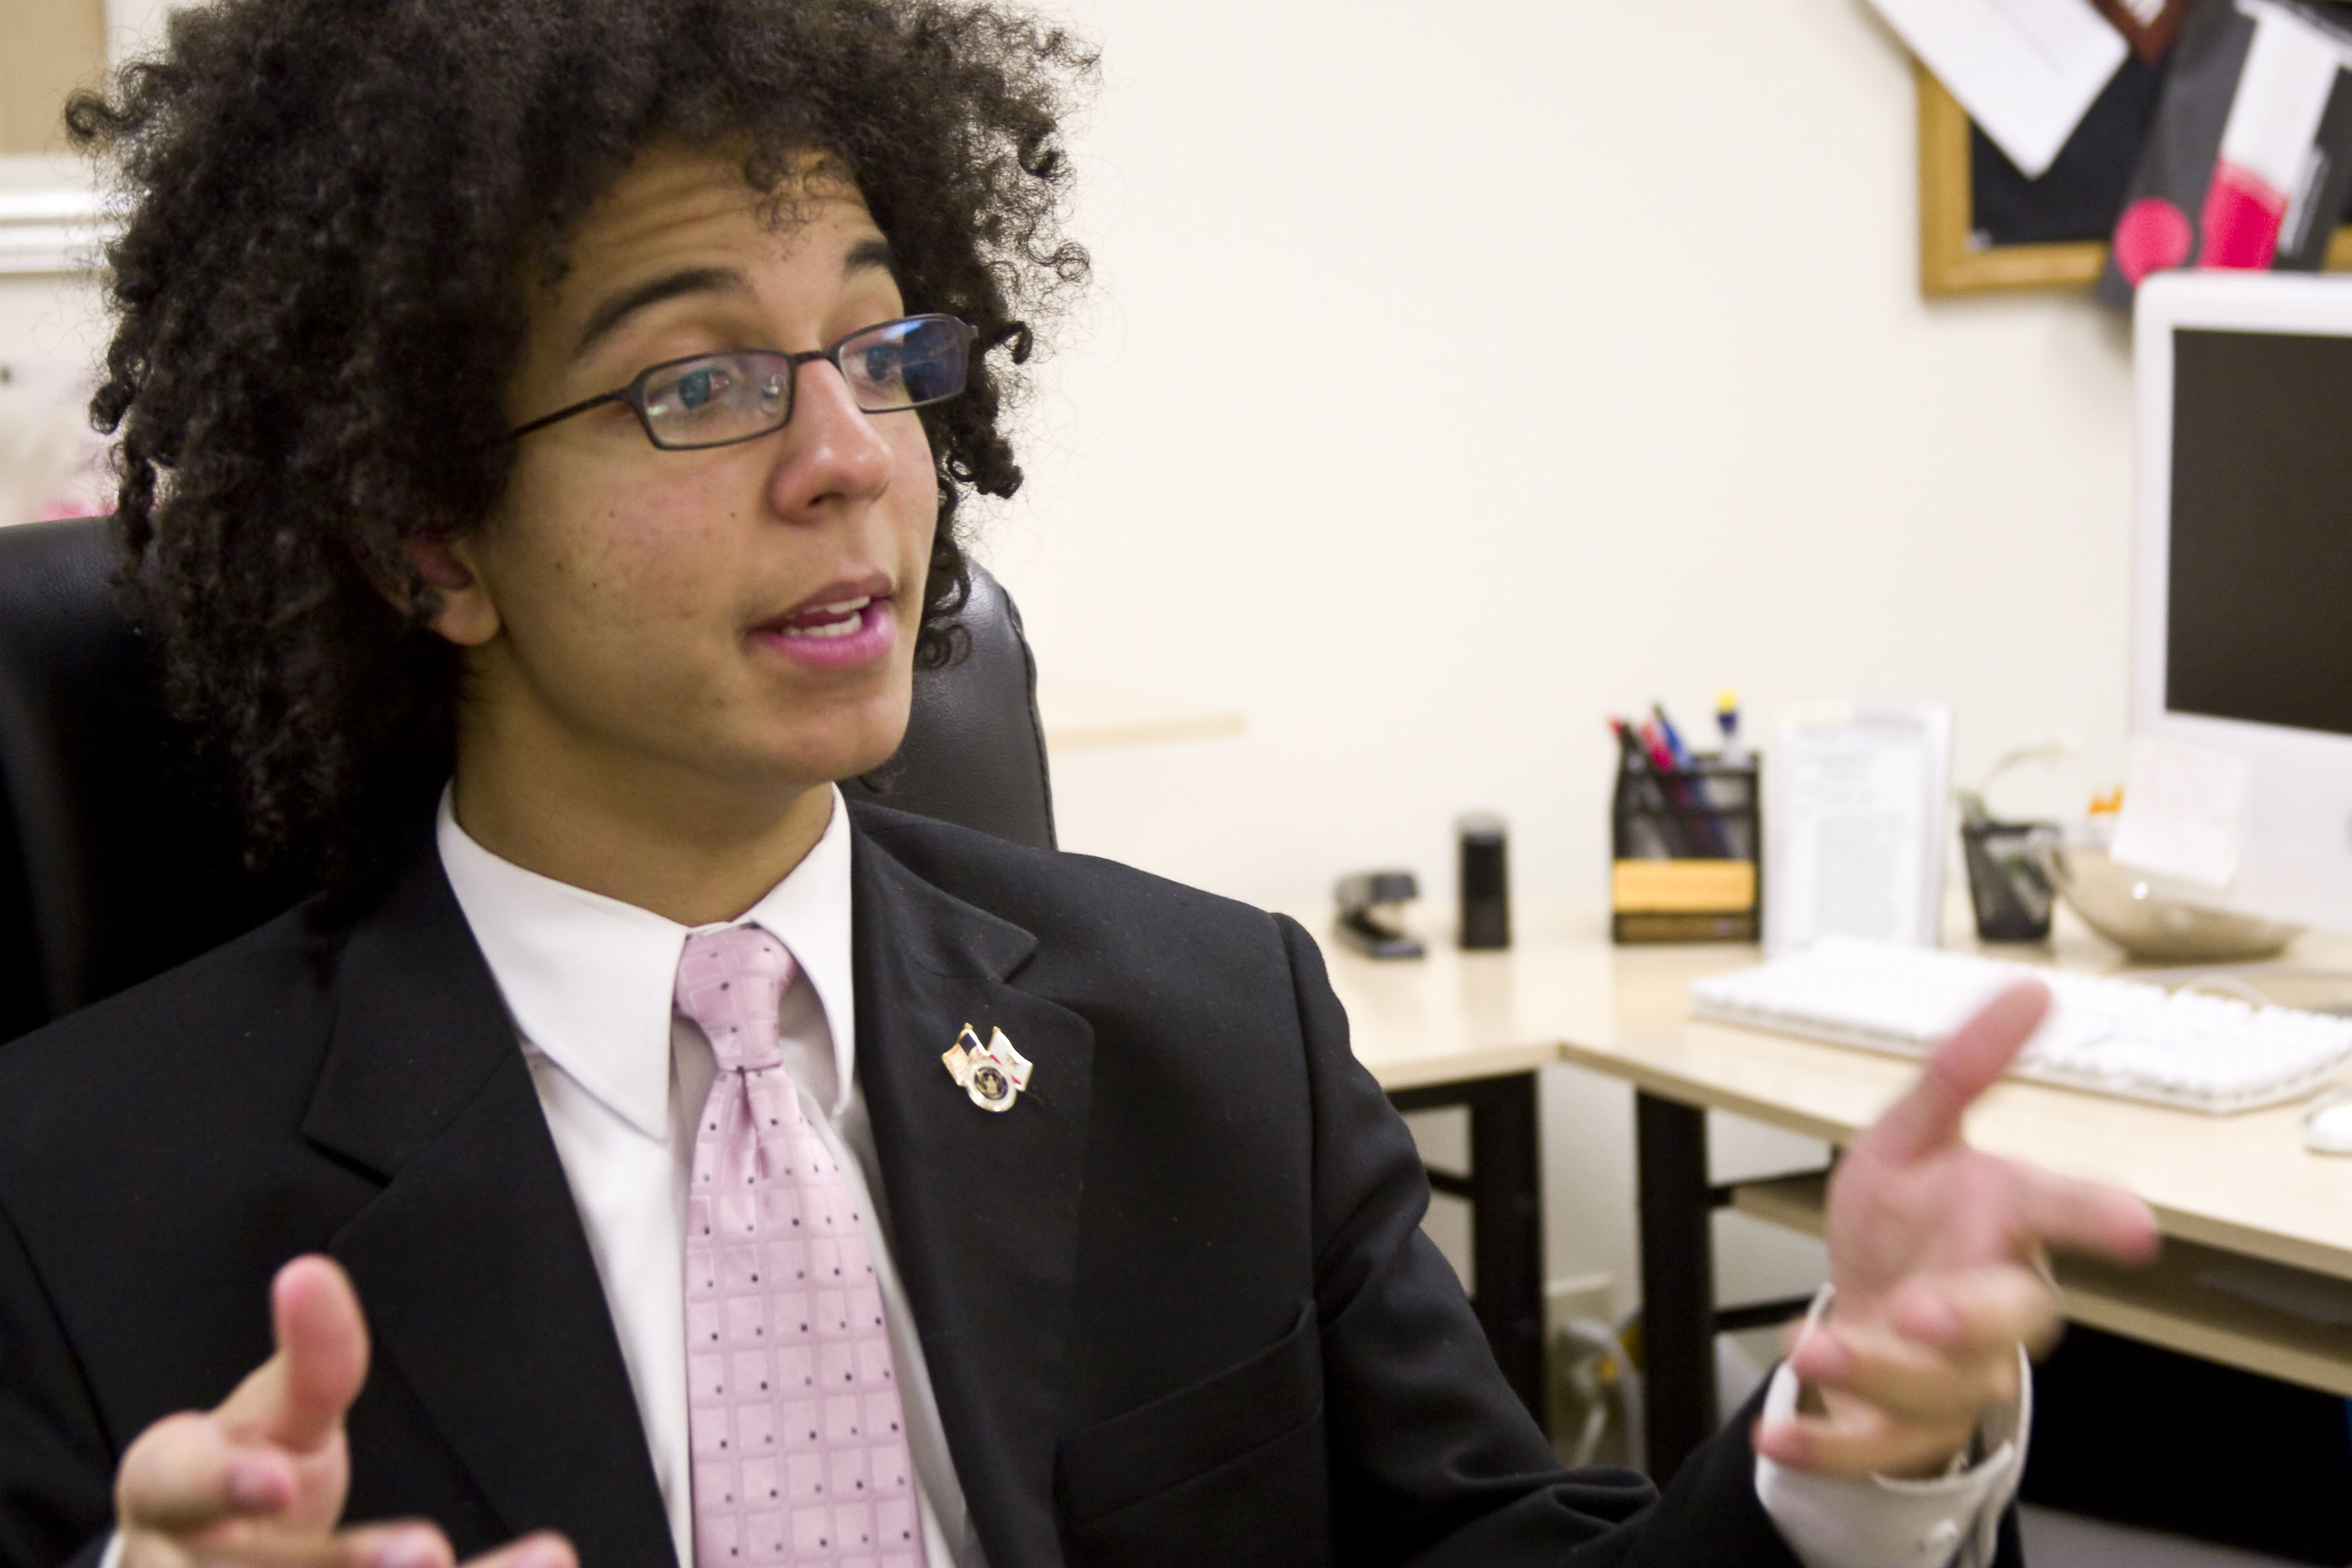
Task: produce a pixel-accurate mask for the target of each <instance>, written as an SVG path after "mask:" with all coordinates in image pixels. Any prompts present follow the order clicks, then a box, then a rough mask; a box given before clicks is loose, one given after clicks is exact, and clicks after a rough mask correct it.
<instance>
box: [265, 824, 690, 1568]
mask: <svg viewBox="0 0 2352 1568" xmlns="http://www.w3.org/2000/svg"><path fill="white" fill-rule="evenodd" d="M336 995H337V1000H336V1018H335V1026H334V1036H333V1038H332V1040H331V1042H330V1045H329V1047H328V1053H327V1060H326V1067H325V1070H324V1072H323V1073H322V1074H321V1077H320V1084H319V1089H318V1091H317V1093H316V1094H315V1095H314V1096H313V1098H312V1100H311V1104H310V1110H309V1113H308V1115H307V1116H306V1118H305V1119H304V1122H303V1131H304V1132H305V1133H307V1134H308V1135H309V1136H310V1138H311V1139H312V1140H314V1141H315V1142H318V1143H320V1145H322V1146H323V1147H325V1148H327V1149H329V1150H331V1151H333V1152H336V1153H338V1154H340V1155H341V1156H342V1157H343V1158H345V1159H348V1160H352V1161H353V1162H356V1163H359V1164H361V1165H362V1166H365V1167H367V1168H368V1169H370V1170H373V1171H374V1172H376V1173H379V1174H380V1175H383V1177H385V1178H386V1179H387V1183H388V1184H387V1185H386V1186H385V1188H384V1191H383V1193H382V1194H380V1195H379V1196H378V1197H377V1198H376V1200H375V1201H374V1202H373V1203H372V1204H370V1205H368V1206H367V1207H366V1208H364V1209H362V1211H361V1212H360V1213H359V1214H358V1215H354V1216H353V1217H352V1220H351V1222H350V1223H349V1224H347V1225H346V1226H344V1227H343V1228H342V1229H341V1231H340V1232H339V1233H337V1235H336V1237H335V1238H334V1241H333V1244H332V1246H331V1251H332V1252H333V1254H334V1256H335V1257H336V1258H337V1259H338V1260H340V1261H341V1263H342V1265H343V1267H344V1268H346V1269H347V1270H349V1271H350V1273H351V1276H352V1282H353V1283H354V1284H355V1285H356V1286H357V1288H358V1289H359V1294H360V1300H361V1301H362V1303H363V1304H364V1306H365V1308H366V1310H367V1314H368V1324H369V1329H370V1331H371V1332H372V1335H373V1340H374V1343H375V1353H376V1354H377V1355H378V1356H380V1357H383V1358H386V1359H387V1360H389V1361H390V1362H391V1363H393V1364H394V1365H396V1366H397V1367H398V1368H399V1370H400V1373H401V1374H402V1376H403V1377H404V1379H405V1380H406V1382H407V1383H408V1384H409V1385H410V1386H411V1387H412V1388H413V1389H414V1390H415V1394H416V1395H417V1398H418V1399H419V1400H420V1401H421V1402H422V1403H423V1405H424V1406H425V1409H426V1411H427V1412H428V1413H429V1414H430V1415H431V1416H432V1417H433V1419H434V1421H435V1422H436V1424H437V1425H438V1426H439V1427H440V1429H441V1432H442V1435H443V1436H444V1437H445V1438H446V1440H447V1442H448V1444H449V1447H450V1448H451V1449H452V1450H453V1451H454V1452H455V1453H456V1454H457V1457H458V1458H459V1460H460V1461H461V1462H462V1463H463V1464H464V1465H465V1467H466V1468H467V1471H468V1472H469V1473H470V1474H471V1475H472V1477H473V1479H474V1480H475V1482H476V1484H477V1485H478V1486H479V1487H480V1488H481V1489H482V1491H483V1493H484V1495H485V1496H486V1497H488V1499H489V1500H490V1503H491V1505H492V1506H493V1507H494V1508H495V1509H496V1510H497V1511H498V1513H499V1518H500V1519H501V1520H502V1521H504V1522H505V1523H506V1525H507V1526H508V1527H509V1529H510V1530H511V1531H515V1532H516V1533H521V1532H523V1531H529V1530H534V1529H540V1528H546V1527H552V1528H556V1529H561V1530H562V1531H565V1532H566V1533H567V1534H569V1535H570V1536H571V1537H572V1541H573V1542H574V1543H575V1544H576V1545H577V1546H578V1547H579V1548H580V1552H581V1555H582V1558H583V1562H584V1563H587V1564H591V1565H593V1564H598V1563H612V1564H626V1565H628V1568H643V1565H645V1564H649V1563H667V1562H669V1561H671V1560H672V1559H673V1557H674V1555H675V1547H674V1545H673V1543H672V1542H671V1539H670V1533H669V1524H668V1520H667V1515H666V1513H665V1511H664V1509H663V1505H662V1499H661V1493H660V1489H659V1488H658V1487H657V1486H656V1483H655V1480H654V1475H653V1467H652V1463H651V1461H650V1459H649V1458H648V1457H647V1452H646V1441H645V1435H644V1429H643V1427H642V1426H641V1425H640V1424H639V1422H638V1420H637V1417H636V1402H635V1395H634V1394H632V1392H631V1389H630V1385H629V1380H628V1373H627V1370H626V1368H625V1365H624V1364H623V1363H622V1360H621V1352H620V1345H619V1342H618V1340H617V1339H616V1337H615V1335H614V1331H613V1325H612V1319H611V1316H610V1313H609V1312H608V1311H607V1310H606V1307H605V1304H604V1289H603V1286H602V1284H601V1282H600V1281H599V1279H598V1278H597V1275H596V1268H595V1263H594V1260H593V1258H592V1257H591V1255H590V1253H589V1250H588V1243H587V1238H586V1236H585V1235H584V1233H583V1230H582V1228H581V1225H580V1217H579V1211H578V1210H577V1209H576V1208H575V1207H574V1205H573V1203H572V1193H571V1189H570V1187H569V1185H568V1184H566V1182H565V1180H564V1176H563V1169H562V1164H561V1163H560V1162H559V1161H558V1160H557V1158H556V1153H555V1145H554V1142H553V1140H552V1139H551V1137H550V1136H549V1133H548V1131H547V1122H546V1119H545V1117H544V1115H543V1113H542V1112H541V1110H540V1105H539V1098H538V1094H537V1092H536V1090H535V1089H533V1087H532V1084H531V1080H530V1071H529V1069H528V1068H526V1066H525V1065H524V1061H523V1057H522V1052H521V1051H520V1048H518V1047H517V1045H516V1042H515V1037H514V1031H513V1028H512V1026H510V1025H509V1022H508V1020H507V1016H506V1009H505V1006H504V1005H503V1003H502V1002H501V1001H500V1000H499V994H498V990H497V987H496V985H495V984H494V983H493V982H492V980H491V978H490V974H489V971H488V966H487V965H486V964H485V963H483V962H482V958H481V954H480V952H479V950H478V948H477V947H476V946H475V944H474V941H473V935H472V933H471V932H470V931H468V930H467V926H466V922H465V917H464V915H463V914H462V913H461V912H460V911H459V910H458V908H457V900H456V897H455V896H454V895H453V894H452V893H451V892H450V890H449V886H448V883H447V881H446V879H445V878H444V877H443V876H442V873H441V864H440V859H439V857H438V856H437V855H435V854H433V853H431V851H430V850H429V848H428V849H427V850H425V852H424V853H423V854H421V855H420V856H419V857H418V858H417V859H416V861H415V863H413V864H412V865H411V866H410V868H408V871H407V872H406V873H405V874H404V877H403V878H402V879H401V881H400V882H399V883H398V884H397V885H396V886H395V888H394V890H393V892H392V893H391V894H390V895H389V896H388V897H387V899H386V900H385V901H384V903H383V905H382V906H381V907H380V908H378V909H377V910H374V911H373V912H372V913H371V914H370V915H369V916H368V917H367V918H366V919H365V920H364V921H362V922H361V923H360V924H359V926H358V927H357V928H356V929H355V930H354V931H353V932H352V938H351V941H350V942H349V943H348V945H347V946H346V948H345V950H344V953H343V958H342V962H341V971H340V973H339V974H338V976H337V984H336ZM361 1458H362V1462H363V1461H364V1456H362V1457H361Z"/></svg>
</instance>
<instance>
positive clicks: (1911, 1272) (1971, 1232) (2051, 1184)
mask: <svg viewBox="0 0 2352 1568" xmlns="http://www.w3.org/2000/svg"><path fill="white" fill-rule="evenodd" d="M2049 1006H2050V993H2049V991H2048V990H2047V989H2046V988H2045V987H2043V986H2042V985H2041V984H2039V983H2037V982H2033V981H2023V982H2021V983H2019V984H2016V985H2013V986H2011V987H2010V988H2009V989H2008V990H2006V991H2004V992H2002V993H2001V994H2000V995H1998V996H1996V997H1994V998H1993V999H1992V1001H1991V1002H1990V1003H1988V1004H1987V1005H1985V1007H1984V1008H1983V1009H1982V1010H1981V1011H1980V1012H1979V1013H1978V1014H1977V1015H1976V1016H1974V1017H1973V1018H1971V1019H1969V1021H1968V1022H1967V1023H1966V1024H1963V1025H1962V1026H1960V1027H1959V1029H1958V1031H1957V1032H1956V1033H1954V1034H1953V1035H1952V1037H1950V1038H1949V1039H1948V1040H1946V1041H1945V1042H1944V1043H1943V1044H1942V1045H1940V1046H1938V1047H1936V1049H1935V1051H1934V1053H1933V1054H1932V1055H1930V1056H1929V1057H1928V1058H1927V1065H1926V1067H1925V1068H1923V1069H1922V1071H1921V1072H1920V1075H1919V1080H1918V1082H1916V1084H1914V1085H1913V1086H1912V1087H1911V1088H1910V1089H1909V1090H1907V1091H1906V1093H1905V1094H1904V1095H1903V1097H1902V1098H1901V1099H1899V1100H1896V1101H1895V1103H1894V1104H1893V1105H1892V1106H1890V1107H1888V1108H1887V1110H1886V1112H1885V1115H1883V1116H1881V1117H1880V1118H1879V1119H1878V1121H1876V1122H1875V1123H1874V1124H1873V1125H1872V1126H1871V1127H1870V1129H1869V1130H1868V1131H1865V1132H1864V1134H1863V1135H1862V1137H1861V1138H1860V1139H1859V1140H1858V1141H1856V1142H1855V1143H1854V1144H1853V1147H1852V1148H1851V1149H1849V1150H1848V1151H1847V1152H1846V1153H1845V1156H1844V1158H1843V1160H1841V1161H1840V1162H1839V1163H1838V1168H1837V1172H1836V1173H1835V1174H1834V1175H1833V1176H1832V1178H1831V1181H1830V1191H1829V1212H1828V1215H1827V1221H1826V1236H1827V1238H1828V1241H1829V1249H1830V1282H1831V1284H1832V1285H1833V1286H1834V1287H1835V1288H1836V1294H1835V1298H1834V1301H1833V1304H1832V1310H1831V1312H1830V1314H1829V1316H1828V1317H1827V1318H1825V1319H1824V1320H1822V1321H1819V1322H1817V1323H1814V1324H1813V1325H1811V1327H1810V1328H1808V1329H1807V1330H1806V1331H1803V1332H1802V1334H1801V1337H1800V1338H1799V1339H1798V1341H1797V1342H1796V1344H1795V1345H1794V1347H1793V1348H1792V1349H1791V1350H1790V1353H1789V1363H1790V1367H1791V1368H1792V1369H1793V1370H1794V1371H1795V1372H1796V1373H1797V1375H1798V1377H1799V1378H1800V1379H1801V1381H1802V1384H1803V1385H1804V1388H1805V1395H1804V1397H1803V1398H1802V1399H1801V1401H1800V1404H1799V1408H1798V1414H1797V1415H1793V1416H1791V1417H1789V1418H1786V1419H1780V1420H1775V1421H1771V1422H1768V1423H1761V1424H1759V1427H1758V1429H1757V1431H1756V1434H1755V1445H1756V1451H1757V1452H1758V1453H1759V1454H1761V1455H1763V1456H1764V1457H1766V1458H1769V1459H1772V1460H1775V1461H1777V1462H1779V1463H1780V1464H1783V1465H1786V1466H1789V1467H1790V1468H1792V1469H1801V1470H1811V1471H1814V1472H1817V1473H1820V1474H1826V1475H1850V1476H1861V1475H1869V1474H1878V1475H1886V1476H1914V1477H1916V1476H1925V1475H1933V1474H1937V1473H1939V1472H1941V1471H1942V1470H1943V1469H1944V1468H1946V1467H1947V1466H1948V1465H1949V1464H1950V1462H1951V1460H1952V1459H1953V1458H1954V1457H1955V1456H1957V1455H1958V1454H1960V1453H1961V1452H1963V1451H1964V1450H1965V1449H1966V1448H1967V1447H1968V1446H1969V1440H1970V1438H1971V1436H1973V1435H1974V1433H1975V1432H1976V1430H1977V1427H1978V1425H1979V1422H1980V1421H1981V1419H1982V1418H1983V1416H1984V1415H1985V1413H1986V1412H1987V1411H1988V1410H1990V1409H1994V1408H1998V1407H2000V1406H2001V1405H2007V1404H2011V1403H2012V1402H2014V1401H2015V1400H2016V1399H2017V1398H2018V1395H2019V1389H2018V1347H2019V1346H2021V1345H2023V1346H2024V1347H2026V1348H2027V1349H2028V1350H2035V1351H2038V1350H2041V1349H2042V1348H2045V1347H2046V1346H2047V1345H2048V1344H2049V1342H2051V1341H2052V1340H2053V1339H2054V1338H2055V1337H2056V1335H2057V1330H2058V1306H2057V1300H2056V1296H2055V1293H2054V1290H2053V1288H2052V1286H2051V1285H2050V1284H2049V1283H2048V1278H2047V1265H2046V1263H2045V1261H2044V1258H2043V1251H2042V1249H2043V1247H2045V1246H2049V1247H2063V1248H2068V1249H2072V1250H2075V1251H2084V1252H2095V1253H2100V1254H2104V1255H2105V1256H2106V1257H2109V1258H2116V1259H2118V1260H2120V1261H2124V1262H2143V1261H2146V1260H2147V1258H2150V1257H2152V1256H2153V1255H2154V1253H2155V1251H2156V1245H2157V1232H2156V1221H2155V1218H2154V1216H2153V1215H2150V1214H2149V1213H2148V1210H2147V1205H2145V1204H2143V1203H2141V1202H2140V1201H2139V1200H2138V1199H2137V1198H2136V1197H2133V1196H2132V1195H2131V1194H2128V1193H2124V1192H2119V1191H2116V1190H2115V1189H2113V1188H2110V1187H2102V1186H2096V1185H2094V1184H2089V1183H2086V1182H2076V1181H2070V1180H2067V1179H2066V1178H2064V1177H2061V1176H2055V1175H2052V1174H2051V1173H2048V1172H2046V1171H2042V1170H2038V1169H2036V1168H2035V1167H2033V1166H2032V1165H2026V1164H2021V1163H2017V1162H2014V1161H2010V1160H2002V1159H1997V1158H1995V1157H1994V1156H1992V1155H1990V1154H1985V1153H1980V1152H1978V1151H1976V1150H1974V1149H1971V1148H1969V1146H1968V1144H1967V1143H1966V1142H1963V1141H1962V1139H1961V1137H1960V1120H1961V1117H1962V1115H1963V1114H1964V1113H1965V1112H1966V1111H1967V1110H1968V1108H1969V1104H1970V1103H1971V1102H1972V1101H1974V1100H1976V1098H1977V1097H1978V1096H1979V1095H1980V1094H1982V1093H1983V1092H1984V1091H1985V1090H1986V1089H1988V1088H1990V1086H1991V1085H1992V1083H1993V1082H1994V1081H1995V1080H1996V1079H1999V1078H2000V1075H2001V1072H2002V1071H2003V1069H2005V1068H2007V1067H2008V1066H2009V1064H2010V1062H2011V1059H2012V1058H2015V1057H2016V1055H2017V1053H2018V1051H2019V1049H2020V1048H2021V1047H2023V1045H2024V1044H2025V1041H2026V1039H2027V1037H2029V1036H2031V1035H2032V1033H2033V1031H2034V1029H2035V1027H2036V1026H2039V1025H2040V1023H2041V1022H2042V1015H2043V1014H2044V1013H2046V1012H2047V1011H2048V1010H2049Z"/></svg>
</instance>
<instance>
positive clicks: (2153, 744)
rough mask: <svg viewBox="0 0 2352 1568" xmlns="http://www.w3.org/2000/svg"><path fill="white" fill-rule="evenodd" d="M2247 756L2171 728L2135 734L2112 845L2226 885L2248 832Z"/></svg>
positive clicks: (2155, 864)
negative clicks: (2166, 732)
mask: <svg viewBox="0 0 2352 1568" xmlns="http://www.w3.org/2000/svg"><path fill="white" fill-rule="evenodd" d="M2252 775H2253V769H2252V765H2251V764H2249V763H2247V761H2246V759H2245V758H2243V757H2239V756H2232V755H2231V753H2229V752H2219V751H2215V750H2214V749H2213V748H2211V747H2210V746H2200V745H2195V744H2192V743H2191V742H2187V741H2180V740H2175V739H2173V738H2171V737H2169V736H2159V735H2140V736H2136V737H2134V738H2133V741H2132V743H2131V760H2130V764H2129V766H2128V767H2127V768H2126V770H2125V773H2124V808H2123V812H2122V815H2121V816H2118V817H2117V819H2116V837H2115V842H2114V844H2113V845H2112V846H2111V847H2109V849H2108V851H2107V853H2108V854H2109V856H2110V857H2112V858H2114V859H2116V860H2118V861H2120V862H2122V863H2123V864H2124V865H2126V866H2132V867H2137V868H2138V869H2140V870H2143V871H2153V872H2155V873H2156V874H2157V875H2158V876H2160V877H2178V878H2179V879H2181V880H2182V881H2184V882H2195V883H2197V884H2198V885H2199V886H2200V887H2207V888H2226V887H2228V886H2229V885H2230V881H2231V879H2232V878H2234V877H2235V876H2237V874H2238V856H2239V853H2240V851H2241V850H2242V848H2243V847H2244V845H2245V837H2246V788H2247V785H2248V784H2249V783H2250V781H2251V780H2252Z"/></svg>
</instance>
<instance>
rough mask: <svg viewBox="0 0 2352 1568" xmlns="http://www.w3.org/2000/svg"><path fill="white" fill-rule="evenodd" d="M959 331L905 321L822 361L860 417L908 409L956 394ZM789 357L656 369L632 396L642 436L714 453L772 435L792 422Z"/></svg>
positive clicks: (710, 358)
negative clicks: (833, 370) (834, 367)
mask: <svg viewBox="0 0 2352 1568" xmlns="http://www.w3.org/2000/svg"><path fill="white" fill-rule="evenodd" d="M966 342H967V333H966V329H965V327H964V325H963V323H962V322H961V321H956V320H954V319H953V318H951V317H945V316H911V317H908V319H906V320H905V321H885V322H883V323H882V324H881V325H880V326H878V327H874V328H870V329H869V330H867V331H863V332H859V333H857V334H856V335H855V336H853V337H849V338H845V339H843V340H842V342H839V343H838V344H836V345H835V348H834V350H833V352H832V353H831V354H830V355H829V356H828V357H830V358H832V359H834V360H835V361H836V362H837V363H839V364H840V366H841V374H842V375H843V377H844V378H845V379H846V380H847V381H848V383H849V390H850V394H851V395H852V396H854V397H855V398H856V401H857V406H858V407H859V408H861V409H863V410H864V411H865V412H866V413H868V414H887V413H889V412H891V411H893V410H896V409H901V408H915V407H919V406H920V405H923V404H926V403H937V402H939V401H940V399H942V398H947V397H953V396H954V395H956V394H957V393H959V392H961V391H962V390H963V383H964V368H965V357H966V356H965V344H966ZM794 369H795V366H794V365H793V361H792V358H791V356H789V355H785V354H780V353H768V352H765V351H737V352H732V353H716V354H704V355H702V356H700V357H699V358H696V359H689V360H681V361H679V362H678V363H676V364H667V365H662V366H660V367H658V368H657V369H656V370H655V371H654V372H653V373H652V374H650V375H648V376H647V377H646V379H645V381H644V382H643V383H641V384H639V387H638V390H637V406H638V408H639V409H640V410H641V411H642V412H643V414H644V416H645V421H646V430H647V431H648V432H649V433H650V434H651V435H652V436H653V437H654V439H655V440H656V442H658V443H659V444H660V445H662V446H665V447H716V446H720V445H723V444H725V443H727V442H730V441H740V440H742V439H744V438H745V437H751V436H756V435H761V434H764V433H765V432H767V431H770V430H773V429H776V428H777V427H779V426H782V424H783V423H784V422H785V421H786V420H788V419H790V418H791V417H792V409H793V372H794Z"/></svg>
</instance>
